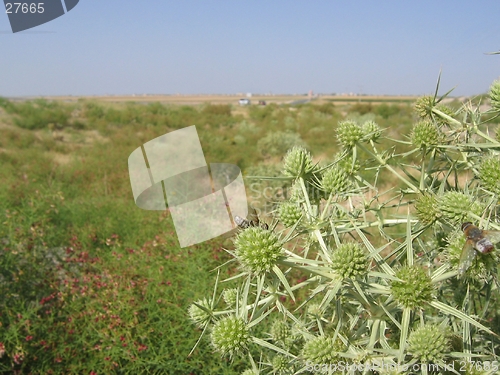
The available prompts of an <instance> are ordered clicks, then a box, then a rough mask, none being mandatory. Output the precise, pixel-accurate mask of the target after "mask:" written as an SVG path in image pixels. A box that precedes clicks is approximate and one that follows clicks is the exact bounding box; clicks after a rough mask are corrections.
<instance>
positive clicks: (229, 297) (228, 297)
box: [222, 288, 238, 309]
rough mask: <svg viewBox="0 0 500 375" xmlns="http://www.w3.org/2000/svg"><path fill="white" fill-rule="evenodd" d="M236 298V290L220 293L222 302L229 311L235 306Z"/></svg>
mask: <svg viewBox="0 0 500 375" xmlns="http://www.w3.org/2000/svg"><path fill="white" fill-rule="evenodd" d="M237 296H238V289H236V288H231V289H226V290H224V292H223V293H222V298H223V299H224V302H225V303H226V305H227V307H229V308H230V309H232V308H234V307H235V306H236V298H237Z"/></svg>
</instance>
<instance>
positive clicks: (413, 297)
mask: <svg viewBox="0 0 500 375" xmlns="http://www.w3.org/2000/svg"><path fill="white" fill-rule="evenodd" d="M396 277H397V278H398V279H400V280H401V281H393V282H392V284H391V291H392V295H393V296H394V299H395V300H396V301H398V302H399V304H400V305H402V306H404V307H406V308H410V309H415V308H422V306H423V305H424V304H425V303H427V302H429V301H431V300H432V298H433V296H434V287H433V285H432V280H431V278H430V277H429V276H428V275H427V273H426V272H425V271H424V270H423V269H422V268H420V267H418V266H405V267H403V268H401V269H399V270H398V271H397V272H396Z"/></svg>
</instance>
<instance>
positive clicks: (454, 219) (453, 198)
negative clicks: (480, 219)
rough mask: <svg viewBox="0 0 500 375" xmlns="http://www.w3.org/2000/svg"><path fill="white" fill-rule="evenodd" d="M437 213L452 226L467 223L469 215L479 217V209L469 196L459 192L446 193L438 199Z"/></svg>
mask: <svg viewBox="0 0 500 375" xmlns="http://www.w3.org/2000/svg"><path fill="white" fill-rule="evenodd" d="M439 211H441V213H442V216H443V218H445V219H446V220H448V221H449V222H451V223H452V224H461V223H463V222H465V221H467V219H468V217H469V215H470V214H471V213H474V214H477V215H481V207H480V205H479V204H477V203H474V202H473V201H472V198H471V197H470V196H469V195H466V194H464V193H462V192H460V191H448V192H446V193H445V194H444V195H443V196H442V197H440V199H439Z"/></svg>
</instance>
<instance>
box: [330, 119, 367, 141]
mask: <svg viewBox="0 0 500 375" xmlns="http://www.w3.org/2000/svg"><path fill="white" fill-rule="evenodd" d="M363 135H364V134H363V129H361V127H360V126H359V125H358V124H357V123H356V122H354V121H350V120H349V121H342V122H339V125H338V127H337V139H338V141H339V143H340V144H341V145H342V146H344V147H346V148H352V147H354V145H355V144H356V142H359V141H360V140H361V139H362V138H363Z"/></svg>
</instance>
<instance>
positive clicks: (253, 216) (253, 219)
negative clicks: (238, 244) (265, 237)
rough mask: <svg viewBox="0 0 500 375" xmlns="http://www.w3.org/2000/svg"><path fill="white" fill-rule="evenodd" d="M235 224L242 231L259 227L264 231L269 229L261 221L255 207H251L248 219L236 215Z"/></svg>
mask: <svg viewBox="0 0 500 375" xmlns="http://www.w3.org/2000/svg"><path fill="white" fill-rule="evenodd" d="M234 222H235V223H236V224H237V225H238V226H239V227H240V228H242V229H247V228H249V227H258V226H260V227H261V228H262V229H266V230H267V229H269V226H268V225H267V224H266V223H261V222H260V220H259V215H257V211H256V210H255V208H253V207H249V210H248V216H247V219H243V218H242V217H241V216H238V215H236V216H235V217H234Z"/></svg>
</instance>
